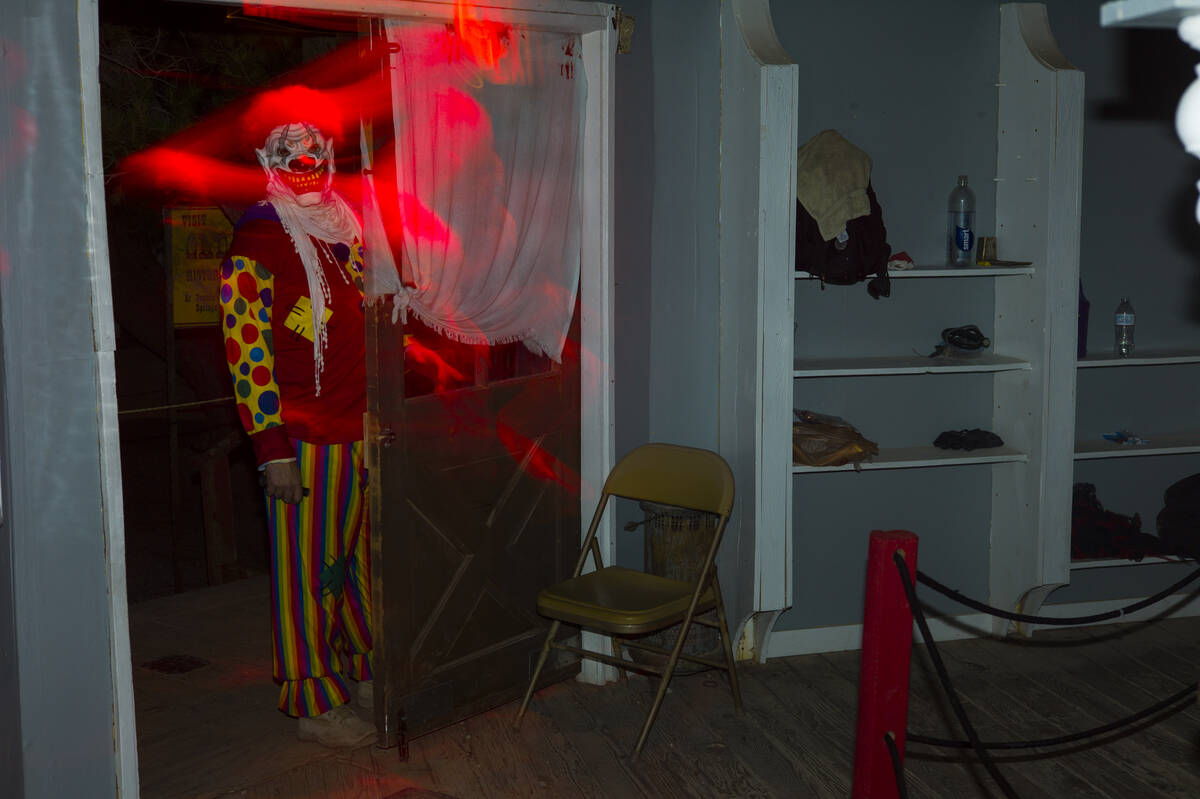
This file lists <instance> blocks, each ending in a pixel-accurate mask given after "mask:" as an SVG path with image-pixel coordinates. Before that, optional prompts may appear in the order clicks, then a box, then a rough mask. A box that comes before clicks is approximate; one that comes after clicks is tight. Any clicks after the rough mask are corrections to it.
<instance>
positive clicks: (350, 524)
mask: <svg viewBox="0 0 1200 799" xmlns="http://www.w3.org/2000/svg"><path fill="white" fill-rule="evenodd" d="M292 444H293V445H294V446H295V448H296V457H297V460H298V461H299V466H300V478H301V480H302V481H303V485H304V486H305V487H306V488H307V489H308V496H306V497H304V499H302V500H301V501H300V503H299V504H297V505H289V504H288V503H286V502H283V501H282V500H279V499H274V498H271V497H268V498H267V524H268V525H269V527H270V537H271V541H270V546H271V574H272V585H273V596H272V614H271V615H272V621H273V630H272V632H273V636H272V637H273V641H274V650H275V651H274V661H275V666H274V674H275V681H276V682H278V683H281V684H282V686H283V687H282V690H281V691H280V694H279V709H280V710H282V711H283V712H284V713H287V714H288V715H289V716H316V715H320V714H321V713H324V712H325V711H327V710H331V709H332V708H335V707H337V706H338V705H342V704H345V703H346V702H347V701H349V699H350V693H349V691H348V689H347V685H346V676H347V675H346V674H345V670H346V668H348V669H349V675H348V676H349V677H351V678H353V679H356V680H369V679H371V540H370V539H371V536H370V534H369V527H368V521H367V502H366V500H367V496H366V488H367V485H366V483H367V481H366V473H365V471H364V468H363V446H362V442H361V441H356V442H354V443H352V444H325V445H322V444H308V443H305V442H303V441H295V440H293V442H292ZM343 658H344V660H343Z"/></svg>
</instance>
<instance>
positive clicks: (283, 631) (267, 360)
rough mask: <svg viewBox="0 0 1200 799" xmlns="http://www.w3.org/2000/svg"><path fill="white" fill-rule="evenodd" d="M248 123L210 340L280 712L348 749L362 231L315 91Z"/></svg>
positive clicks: (362, 661)
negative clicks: (244, 455)
mask: <svg viewBox="0 0 1200 799" xmlns="http://www.w3.org/2000/svg"><path fill="white" fill-rule="evenodd" d="M246 122H247V124H246V129H247V130H255V129H257V130H258V131H260V134H259V135H261V131H264V130H266V129H268V128H269V129H270V132H269V133H268V134H267V136H266V141H265V142H264V143H263V146H262V148H261V149H257V150H255V152H256V153H257V155H258V161H259V163H260V164H261V165H262V168H263V169H264V170H265V171H266V175H267V186H266V199H264V200H262V201H261V202H259V203H258V204H257V205H254V206H252V207H251V208H250V209H249V210H248V211H246V213H245V214H244V215H243V216H242V218H241V220H240V221H239V223H238V225H237V227H236V229H235V232H234V236H233V241H232V244H231V246H230V249H229V253H228V255H227V257H226V258H225V260H224V262H223V263H222V264H221V309H222V318H223V322H222V329H223V332H224V337H225V351H226V356H227V359H228V362H229V369H230V372H231V373H232V375H233V385H234V393H235V394H236V398H237V402H238V413H239V415H240V416H241V421H242V424H243V426H244V427H245V429H246V432H247V433H249V435H250V440H251V441H252V442H253V444H254V451H255V454H256V456H257V458H258V463H259V469H260V471H261V473H262V479H261V482H262V483H263V485H265V487H266V502H267V522H268V525H269V527H270V530H269V532H270V547H271V575H272V589H273V590H272V594H273V595H272V619H273V631H272V632H273V643H274V677H275V681H276V682H278V683H280V684H281V686H282V688H281V691H280V696H279V709H280V710H281V711H283V712H284V713H286V714H288V715H289V716H295V717H298V718H299V726H298V736H299V738H300V739H301V740H307V741H317V742H319V743H322V744H325V745H327V746H334V747H347V746H357V745H361V744H363V743H366V742H367V741H369V740H370V739H371V737H372V736H373V735H374V734H375V728H374V725H373V724H371V723H369V722H367V721H366V720H364V719H363V718H361V717H360V716H359V715H358V714H357V713H356V712H355V710H354V706H355V705H357V706H358V707H359V708H360V709H363V710H365V709H370V708H371V707H372V703H371V702H372V700H371V691H370V689H371V685H372V683H371V577H370V560H369V559H370V541H369V538H370V536H369V534H368V526H367V525H368V522H367V513H366V508H367V502H366V494H365V491H366V474H365V472H364V468H363V445H362V429H363V428H362V424H363V413H364V412H365V410H366V378H365V372H364V363H363V359H364V354H365V353H364V347H365V344H364V327H363V293H362V292H363V252H362V244H361V242H362V227H361V223H360V222H359V220H358V218H357V216H356V215H355V213H354V211H353V210H352V209H351V208H350V206H349V204H348V203H347V202H346V200H345V199H344V198H343V197H342V196H341V195H340V194H338V193H337V192H336V191H334V189H333V173H334V161H333V137H334V135H335V134H336V133H337V131H338V130H339V125H338V117H337V109H336V108H334V107H333V106H332V103H331V102H330V101H329V100H328V99H327V98H326V97H325V96H324V95H322V94H320V93H319V92H315V91H313V90H310V89H306V88H303V87H289V88H286V89H280V90H276V91H273V92H269V93H267V94H264V95H263V96H262V97H261V98H260V99H259V100H257V101H256V102H255V103H254V104H253V105H252V107H251V109H250V112H249V113H248V115H247V118H246ZM259 141H261V139H259ZM350 681H355V682H356V683H357V685H352V684H351V682H350ZM352 688H353V690H354V702H353V703H351V701H350V700H351V689H352Z"/></svg>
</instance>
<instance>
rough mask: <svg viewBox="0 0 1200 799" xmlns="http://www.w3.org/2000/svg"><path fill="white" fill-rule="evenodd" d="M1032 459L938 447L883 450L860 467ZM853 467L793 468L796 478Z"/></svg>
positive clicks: (1002, 451)
mask: <svg viewBox="0 0 1200 799" xmlns="http://www.w3.org/2000/svg"><path fill="white" fill-rule="evenodd" d="M1028 461H1029V456H1028V455H1026V454H1025V453H1024V452H1018V451H1017V450H1015V449H1012V448H1010V447H990V448H988V449H976V450H972V451H970V452H965V451H963V450H956V449H938V448H937V447H892V448H888V449H883V448H881V449H880V450H879V454H878V455H876V456H875V457H874V458H872V459H871V460H870V461H864V462H862V463H859V464H858V468H860V469H862V470H863V471H867V470H869V469H919V468H924V467H928V466H969V465H972V464H978V463H1012V462H1017V463H1026V462H1028ZM851 471H855V466H854V465H853V464H846V465H845V466H792V474H807V473H809V472H851Z"/></svg>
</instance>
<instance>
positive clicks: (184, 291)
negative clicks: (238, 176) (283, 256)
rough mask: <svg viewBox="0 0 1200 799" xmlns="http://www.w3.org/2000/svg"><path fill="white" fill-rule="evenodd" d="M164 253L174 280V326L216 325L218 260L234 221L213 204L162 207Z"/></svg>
mask: <svg viewBox="0 0 1200 799" xmlns="http://www.w3.org/2000/svg"><path fill="white" fill-rule="evenodd" d="M163 224H165V225H166V228H167V257H168V258H169V262H170V265H171V276H172V281H173V283H174V319H175V326H176V327H196V326H200V325H215V324H218V323H219V322H220V319H221V303H220V300H219V296H218V292H219V291H220V284H221V274H220V270H221V260H222V259H223V258H224V257H225V251H226V250H228V249H229V242H230V239H231V238H232V237H233V225H231V224H230V223H229V220H228V219H227V218H226V217H225V214H224V213H222V212H221V209H220V208H215V207H185V208H164V209H163Z"/></svg>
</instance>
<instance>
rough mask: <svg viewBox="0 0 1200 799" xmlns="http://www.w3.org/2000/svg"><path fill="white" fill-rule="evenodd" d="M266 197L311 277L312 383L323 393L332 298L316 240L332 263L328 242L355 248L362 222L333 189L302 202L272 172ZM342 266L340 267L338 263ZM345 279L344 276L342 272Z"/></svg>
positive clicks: (309, 286) (271, 171) (319, 394)
mask: <svg viewBox="0 0 1200 799" xmlns="http://www.w3.org/2000/svg"><path fill="white" fill-rule="evenodd" d="M269 174H270V178H269V179H268V181H267V200H268V202H270V203H271V205H272V206H274V208H275V213H277V214H278V215H279V222H280V224H282V225H283V229H284V230H285V231H286V232H287V234H288V236H289V237H290V238H291V240H292V244H293V246H295V248H296V254H297V255H299V256H300V263H302V264H304V272H305V274H306V275H307V276H308V297H309V302H310V303H311V305H312V332H313V383H314V385H315V388H316V394H317V396H318V397H319V396H321V372H322V371H324V369H325V348H326V347H327V346H328V345H329V335H328V333H327V331H326V329H325V304H326V303H327V302H328V301H329V297H330V295H329V284H328V283H327V282H325V270H324V269H323V268H322V266H321V259H320V257H319V256H318V255H317V248H316V246H315V245H314V243H313V241H314V239H315V240H316V241H317V242H320V243H321V244H322V245H323V247H324V249H325V251H326V254H327V255H329V258H330V260H331V261H333V263H334V264H335V265H336V264H337V259H336V258H334V257H333V253H332V252H331V251H330V249H329V245H331V244H338V243H343V244H346V245H347V246H349V247H354V246H355V245H356V244H357V243H358V242H360V241H362V224H361V223H360V222H359V221H358V217H357V216H356V215H355V213H354V210H353V209H352V208H351V207H350V204H349V203H347V202H346V200H345V199H343V198H342V196H341V195H340V194H338V193H337V192H335V191H333V190H330V192H329V195H328V197H327V198H326V199H324V200H323V201H321V202H320V203H317V204H316V205H301V204H300V203H298V202H296V195H295V194H293V193H292V190H291V189H290V188H288V187H287V186H286V185H284V183H283V182H282V181H281V180H280V179H279V178H278V177H277V176H276V175H275V174H274V170H270V172H269ZM339 268H340V266H339ZM343 278H345V275H343Z"/></svg>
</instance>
